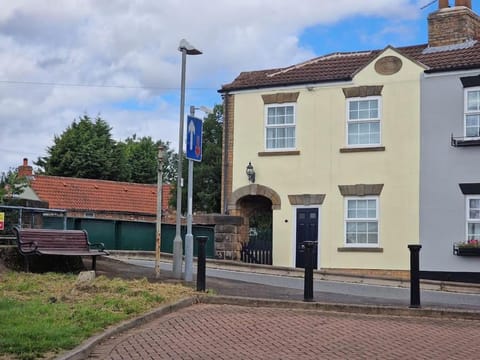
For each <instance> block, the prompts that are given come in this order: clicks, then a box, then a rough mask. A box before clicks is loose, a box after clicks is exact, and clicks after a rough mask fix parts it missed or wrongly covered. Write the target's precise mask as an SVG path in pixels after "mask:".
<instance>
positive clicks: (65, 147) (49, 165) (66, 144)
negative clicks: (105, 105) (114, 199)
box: [35, 115, 128, 181]
mask: <svg viewBox="0 0 480 360" xmlns="http://www.w3.org/2000/svg"><path fill="white" fill-rule="evenodd" d="M53 141H54V145H53V146H51V147H49V148H48V149H47V153H48V156H46V157H44V158H40V159H39V160H38V161H37V162H35V165H37V166H42V167H43V168H44V172H45V174H47V175H54V176H66V177H78V178H90V179H104V180H119V181H126V180H127V179H128V174H127V173H126V161H125V157H124V156H123V152H122V148H121V147H120V146H118V144H117V143H116V142H115V141H114V140H113V139H112V136H111V128H110V126H109V125H108V124H107V122H106V121H105V120H103V119H101V118H100V117H99V116H98V117H97V118H95V121H92V119H90V117H89V116H88V115H83V116H82V117H80V119H79V120H78V121H77V120H74V121H73V123H72V124H71V125H70V126H69V127H68V128H67V129H66V130H65V131H64V132H63V133H62V135H60V136H55V137H54V140H53Z"/></svg>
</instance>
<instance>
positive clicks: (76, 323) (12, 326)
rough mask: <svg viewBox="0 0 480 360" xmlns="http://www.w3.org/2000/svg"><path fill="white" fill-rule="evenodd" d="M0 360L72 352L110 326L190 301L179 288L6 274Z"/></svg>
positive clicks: (1, 290)
mask: <svg viewBox="0 0 480 360" xmlns="http://www.w3.org/2000/svg"><path fill="white" fill-rule="evenodd" d="M0 280H1V281H0V359H8V358H12V359H22V360H30V359H37V358H41V357H44V356H46V355H48V354H50V355H52V354H56V353H59V352H61V351H64V350H68V349H72V348H73V347H75V346H77V345H78V344H80V343H81V342H82V341H84V340H85V339H87V338H88V337H90V336H92V335H93V334H95V333H97V332H99V331H101V330H102V329H105V328H106V327H108V326H109V325H112V324H114V323H118V322H120V321H122V320H125V319H128V318H131V317H134V316H137V315H140V314H142V313H145V312H147V311H149V310H151V309H153V308H155V307H158V306H159V305H161V304H164V303H168V302H172V301H175V300H178V299H180V298H183V297H186V296H190V295H192V294H193V290H192V289H190V288H187V287H184V286H182V285H175V284H161V283H150V282H148V281H147V280H146V279H142V280H128V281H127V280H121V279H108V278H106V277H104V276H99V277H97V278H96V279H95V280H94V281H92V282H88V283H86V282H83V283H79V282H77V277H76V276H75V275H64V274H53V273H49V274H30V273H15V272H8V273H3V274H1V279H0Z"/></svg>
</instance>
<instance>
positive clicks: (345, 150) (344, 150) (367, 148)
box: [340, 146, 385, 153]
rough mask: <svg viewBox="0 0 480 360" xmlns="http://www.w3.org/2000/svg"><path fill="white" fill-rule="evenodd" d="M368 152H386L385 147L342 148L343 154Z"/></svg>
mask: <svg viewBox="0 0 480 360" xmlns="http://www.w3.org/2000/svg"><path fill="white" fill-rule="evenodd" d="M367 151H385V146H369V147H345V148H340V152H341V153H354V152H367Z"/></svg>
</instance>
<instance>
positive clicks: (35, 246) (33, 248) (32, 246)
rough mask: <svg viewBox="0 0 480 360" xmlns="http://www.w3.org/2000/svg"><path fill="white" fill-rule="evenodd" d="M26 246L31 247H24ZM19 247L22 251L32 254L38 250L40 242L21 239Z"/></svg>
mask: <svg viewBox="0 0 480 360" xmlns="http://www.w3.org/2000/svg"><path fill="white" fill-rule="evenodd" d="M24 247H30V249H24ZM18 248H19V250H20V252H21V253H24V254H30V253H34V252H36V251H37V249H38V243H37V242H36V241H27V242H23V241H19V242H18Z"/></svg>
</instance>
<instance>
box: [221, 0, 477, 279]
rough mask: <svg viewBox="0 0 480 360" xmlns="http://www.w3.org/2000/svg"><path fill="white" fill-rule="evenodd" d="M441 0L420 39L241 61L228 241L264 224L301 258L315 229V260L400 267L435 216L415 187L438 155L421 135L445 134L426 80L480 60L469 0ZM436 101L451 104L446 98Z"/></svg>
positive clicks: (227, 138)
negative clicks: (256, 64) (237, 228)
mask: <svg viewBox="0 0 480 360" xmlns="http://www.w3.org/2000/svg"><path fill="white" fill-rule="evenodd" d="M438 5H439V8H438V10H437V11H434V12H433V13H431V14H430V15H429V17H428V25H429V38H428V43H427V44H422V45H415V46H408V47H402V48H394V47H391V46H388V47H386V48H385V49H383V50H372V51H364V52H351V53H334V54H329V55H325V56H321V57H318V58H315V59H312V60H310V61H307V62H304V63H301V64H297V65H294V66H290V67H286V68H280V69H270V70H262V71H252V72H245V73H241V74H240V75H239V76H238V77H237V78H236V79H235V80H234V81H233V82H231V83H230V84H226V85H224V86H223V87H222V89H221V90H220V93H222V95H223V99H224V105H225V107H224V112H225V113H224V147H223V151H224V153H223V173H222V204H223V212H224V213H227V214H231V215H239V216H242V217H243V218H244V224H245V225H244V229H243V231H241V232H240V234H239V236H238V238H239V241H238V242H237V247H236V249H234V250H237V252H238V253H239V252H240V251H239V250H240V249H241V247H242V245H244V244H250V243H252V242H254V241H255V236H256V234H257V233H258V231H257V227H259V226H263V227H268V226H271V228H272V236H271V243H272V254H273V261H272V263H273V265H277V266H286V267H302V266H303V252H304V249H303V245H304V242H305V241H308V240H312V241H317V242H318V246H317V248H316V252H315V253H316V255H317V257H316V259H315V262H316V265H317V268H318V269H323V270H332V269H337V270H344V271H346V270H348V271H351V270H355V271H356V272H357V273H362V272H364V273H365V272H372V271H373V272H378V273H387V272H388V273H390V274H393V275H399V276H401V275H403V274H405V273H406V271H407V270H408V269H409V252H408V248H407V245H408V244H419V243H422V238H420V233H421V230H420V229H423V230H422V233H423V234H424V235H425V234H427V233H430V232H429V231H430V229H431V227H432V224H434V223H435V219H431V216H430V215H429V216H430V217H428V219H430V220H428V221H430V223H429V222H428V221H427V222H425V224H423V225H422V224H421V223H420V221H421V219H422V216H421V214H420V210H419V209H420V206H422V208H423V209H431V205H432V204H433V202H432V201H431V198H430V200H428V199H429V198H428V197H422V194H421V193H420V189H421V187H420V183H421V179H424V181H423V183H425V181H426V180H425V179H429V180H428V181H429V182H427V184H430V185H434V184H435V182H436V181H437V180H436V179H435V175H434V174H433V173H432V172H431V171H430V170H429V169H431V168H432V166H433V167H434V168H435V167H438V166H440V167H442V161H443V159H442V158H437V157H436V156H435V154H432V155H431V157H430V158H429V160H428V162H425V161H426V160H425V159H426V158H425V156H423V160H422V159H421V154H422V152H421V141H422V143H423V149H425V144H426V142H425V141H426V140H425V139H427V140H428V142H429V143H428V144H435V143H436V142H441V141H443V139H437V138H435V136H436V135H435V134H436V133H437V132H436V130H435V129H436V128H437V126H436V118H435V116H430V114H435V113H436V111H437V108H438V106H436V105H435V97H434V96H433V97H432V91H433V92H435V91H437V92H438V91H440V92H441V93H442V94H443V93H446V92H447V90H448V89H440V88H438V89H435V90H428V89H430V88H428V87H427V86H423V84H427V82H426V79H427V78H428V79H430V78H432V79H433V78H436V77H442V78H443V74H449V73H452V72H453V73H456V72H458V71H469V70H470V69H478V66H480V55H479V54H480V18H479V17H478V15H476V14H475V13H474V12H473V11H472V7H471V1H469V0H456V1H455V6H450V5H449V2H448V1H447V0H444V1H439V3H438ZM462 74H463V73H462ZM462 76H463V75H462ZM430 83H433V82H429V84H430ZM442 84H443V83H442ZM457 85H458V84H457ZM457 87H458V86H457ZM432 89H434V88H432ZM474 90H475V89H474ZM422 91H423V93H422ZM422 99H432V100H431V101H430V100H429V103H428V104H427V103H425V101H424V103H421V101H422ZM442 101H443V103H442V106H445V108H446V109H448V107H449V105H448V103H449V101H450V99H449V98H448V97H444V100H442ZM421 109H422V110H421ZM421 112H422V114H427V115H428V116H423V118H422V119H421ZM462 114H463V113H462V112H461V111H460V112H459V114H458V118H460V119H462ZM453 118H457V117H453ZM421 124H423V125H422V127H421ZM477 126H478V125H477ZM427 127H428V128H429V129H430V130H429V132H428V133H424V134H422V133H421V128H422V129H425V128H427ZM449 128H452V127H449ZM428 144H427V145H428ZM430 148H431V147H430ZM457 152H458V151H457ZM460 159H461V156H460V158H459V160H458V161H460ZM422 161H423V162H422ZM246 172H247V173H248V174H249V175H247V174H246ZM253 173H254V175H255V176H252V175H253ZM444 173H445V172H444ZM444 173H442V174H443V175H440V178H437V179H438V181H441V180H442V179H443V178H442V176H443V177H445V174H444ZM446 173H448V170H446ZM437 176H439V175H437ZM459 176H460V177H462V174H459ZM457 182H458V181H457ZM464 182H465V181H464ZM470 182H471V179H470ZM430 185H428V186H427V187H425V186H424V187H423V191H424V192H428V191H429V189H430V187H431V186H430ZM456 186H457V187H458V184H457V185H456ZM429 194H430V193H429ZM432 196H433V198H434V199H435V198H437V197H438V196H441V193H439V194H433V195H432ZM421 199H423V200H421ZM425 199H427V200H425ZM425 211H426V210H425ZM424 215H425V213H424ZM265 219H268V220H269V221H270V222H269V221H266V220H265ZM423 219H427V216H423ZM444 221H446V222H448V221H449V220H448V219H447V218H445V220H444ZM445 226H446V227H447V228H448V224H445ZM437 237H438V236H437ZM434 240H435V239H434ZM437 240H439V239H437ZM449 241H450V243H451V240H449ZM434 242H435V241H434ZM450 246H451V245H450ZM424 256H426V255H424ZM432 261H433V263H434V265H435V266H436V267H441V266H442V264H440V263H438V262H437V263H435V259H433V258H432ZM430 265H431V264H430Z"/></svg>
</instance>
